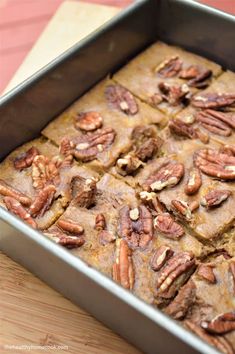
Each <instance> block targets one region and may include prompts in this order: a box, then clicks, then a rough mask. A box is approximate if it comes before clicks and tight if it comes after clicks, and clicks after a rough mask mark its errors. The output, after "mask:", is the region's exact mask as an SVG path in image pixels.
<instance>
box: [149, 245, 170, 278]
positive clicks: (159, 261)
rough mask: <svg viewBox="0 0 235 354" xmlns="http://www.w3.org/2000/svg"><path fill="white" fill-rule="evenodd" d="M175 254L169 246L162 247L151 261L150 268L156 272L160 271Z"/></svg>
mask: <svg viewBox="0 0 235 354" xmlns="http://www.w3.org/2000/svg"><path fill="white" fill-rule="evenodd" d="M173 254H174V252H173V251H172V249H171V248H170V247H169V246H164V245H163V246H160V247H159V248H158V249H157V250H156V251H155V252H154V254H153V256H152V258H151V260H150V266H151V268H152V270H154V271H155V272H156V271H158V270H160V269H161V268H162V267H163V266H164V264H165V263H166V261H168V259H170V258H171V257H172V256H173Z"/></svg>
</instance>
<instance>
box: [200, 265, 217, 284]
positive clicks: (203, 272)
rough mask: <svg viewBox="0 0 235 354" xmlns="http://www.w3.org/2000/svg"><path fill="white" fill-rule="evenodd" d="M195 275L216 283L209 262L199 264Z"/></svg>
mask: <svg viewBox="0 0 235 354" xmlns="http://www.w3.org/2000/svg"><path fill="white" fill-rule="evenodd" d="M197 275H198V276H199V277H200V278H203V279H205V280H207V281H208V282H209V283H211V284H215V283H216V277H215V274H214V271H213V265H210V264H200V265H199V267H198V271H197Z"/></svg>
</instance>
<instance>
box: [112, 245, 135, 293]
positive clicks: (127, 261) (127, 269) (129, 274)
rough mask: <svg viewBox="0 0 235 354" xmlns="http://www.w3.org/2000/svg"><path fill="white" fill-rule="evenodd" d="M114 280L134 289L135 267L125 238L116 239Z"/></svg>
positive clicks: (126, 287)
mask: <svg viewBox="0 0 235 354" xmlns="http://www.w3.org/2000/svg"><path fill="white" fill-rule="evenodd" d="M113 280H114V281H116V282H117V283H119V284H121V285H122V286H123V287H124V288H125V289H130V290H131V289H133V286H134V268H133V263H132V252H131V249H130V248H129V247H128V244H127V242H126V241H125V240H120V239H118V240H117V241H116V261H115V263H114V265H113Z"/></svg>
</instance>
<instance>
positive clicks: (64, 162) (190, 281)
mask: <svg viewBox="0 0 235 354" xmlns="http://www.w3.org/2000/svg"><path fill="white" fill-rule="evenodd" d="M234 78H235V74H234V73H232V72H228V71H227V72H223V71H222V69H221V67H220V66H219V65H218V64H215V63H212V62H210V61H208V60H207V59H204V58H201V57H199V56H197V55H195V54H192V53H189V52H186V51H184V50H183V49H180V48H177V47H173V46H169V45H167V44H164V43H161V42H157V43H155V44H154V45H152V46H151V47H150V48H149V49H147V50H146V51H145V52H143V53H141V54H140V55H139V56H137V58H135V59H133V60H132V61H131V62H130V63H128V64H127V65H126V66H125V67H124V68H123V69H121V70H120V71H119V72H118V73H117V74H115V75H114V77H113V78H112V79H109V78H108V79H105V80H103V81H102V82H101V83H99V84H97V85H96V86H95V87H94V88H93V89H91V90H90V91H89V92H87V93H86V94H85V95H84V96H83V97H81V98H80V99H79V100H78V101H77V102H75V103H74V104H73V105H72V106H71V107H70V108H69V109H68V110H67V111H66V112H64V113H63V114H61V115H60V116H59V117H58V118H56V119H55V120H54V121H52V122H51V123H50V124H49V125H48V126H47V127H45V129H44V130H43V132H42V136H41V137H39V138H38V139H35V140H34V141H32V142H29V143H27V144H25V145H23V146H22V147H20V148H18V149H16V150H15V151H14V152H12V153H11V154H10V155H9V156H8V157H7V158H6V159H5V160H4V161H3V162H2V163H1V164H0V205H1V206H2V207H4V208H7V209H8V210H9V211H10V212H12V213H14V214H15V215H17V216H18V217H20V218H22V219H23V220H24V221H25V222H27V223H28V224H29V225H30V226H32V227H33V228H36V229H39V230H41V231H42V233H43V234H44V235H45V236H46V237H48V238H50V239H51V240H52V241H54V242H56V243H58V244H59V245H61V246H63V247H66V248H67V249H69V250H70V252H71V253H73V254H74V255H75V256H77V257H79V258H81V259H82V260H83V261H85V262H86V263H87V264H89V265H90V266H92V267H94V268H96V269H98V270H99V271H101V272H102V273H104V274H105V275H106V276H108V277H110V278H112V279H113V280H114V281H116V282H117V283H119V284H120V285H121V286H123V287H124V288H125V289H128V290H130V291H132V292H133V294H134V295H136V296H138V297H140V298H141V299H143V300H144V301H146V302H147V303H149V304H151V305H153V306H156V307H158V308H160V309H162V311H163V312H164V313H165V314H167V315H169V316H171V317H172V318H173V319H175V320H177V321H180V323H181V324H182V325H183V326H185V328H188V329H189V330H191V331H192V332H194V333H196V334H197V335H198V336H200V337H201V338H203V339H204V340H205V341H207V342H209V344H211V345H212V346H215V347H216V348H217V349H218V350H219V351H222V352H223V353H226V354H230V353H234V350H235V313H234V306H235V303H234V299H235V297H234V294H235V293H234V289H235V283H234V281H235V231H234V219H235V194H234V193H235V190H234V189H235V188H234V187H235V146H234V136H233V133H234V132H233V129H234V124H233V121H234V107H235V84H234V82H235V80H234ZM186 106H187V107H186Z"/></svg>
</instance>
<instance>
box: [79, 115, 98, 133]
mask: <svg viewBox="0 0 235 354" xmlns="http://www.w3.org/2000/svg"><path fill="white" fill-rule="evenodd" d="M102 124H103V118H102V117H101V115H100V114H99V113H98V112H94V111H90V112H82V113H79V114H77V115H76V117H75V119H74V126H75V128H76V129H81V130H85V131H87V132H88V131H92V130H96V129H99V128H101V127H102Z"/></svg>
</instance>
